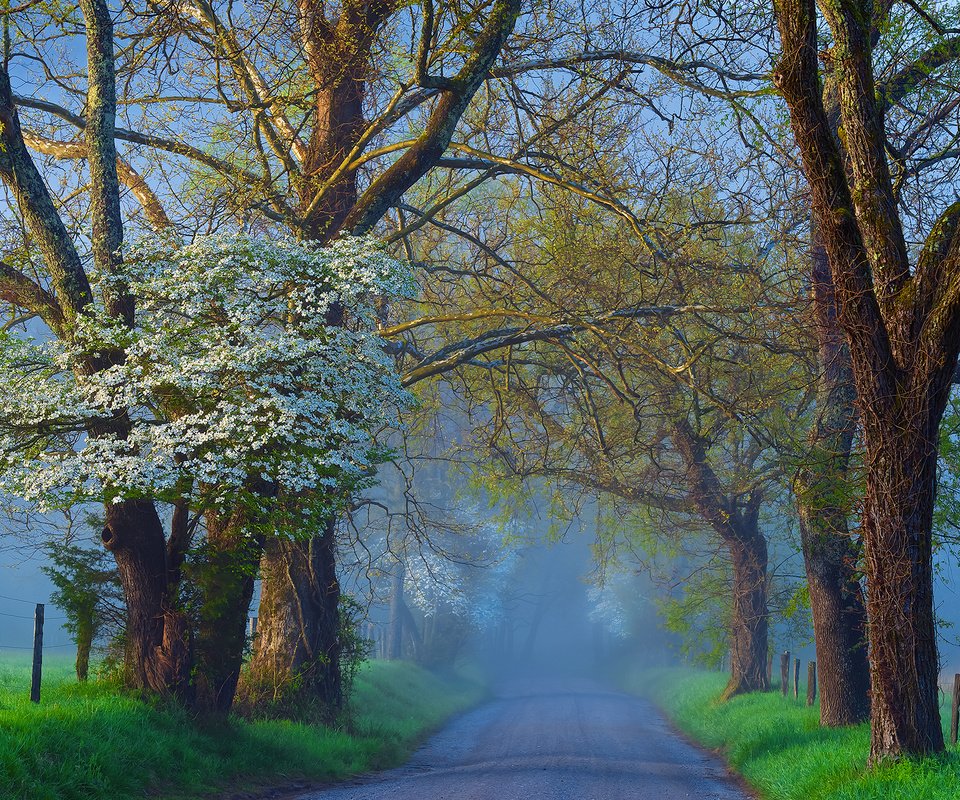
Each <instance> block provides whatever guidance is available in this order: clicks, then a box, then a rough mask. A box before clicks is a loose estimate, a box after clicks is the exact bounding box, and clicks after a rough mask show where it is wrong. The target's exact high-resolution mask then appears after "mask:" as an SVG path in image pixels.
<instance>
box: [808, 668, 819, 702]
mask: <svg viewBox="0 0 960 800" xmlns="http://www.w3.org/2000/svg"><path fill="white" fill-rule="evenodd" d="M816 701H817V662H816V661H811V662H810V663H809V664H807V705H808V706H812V705H813V704H814V703H815V702H816Z"/></svg>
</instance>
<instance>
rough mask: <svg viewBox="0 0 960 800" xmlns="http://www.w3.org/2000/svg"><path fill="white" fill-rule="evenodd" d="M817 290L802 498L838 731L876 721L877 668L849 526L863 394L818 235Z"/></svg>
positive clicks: (826, 689)
mask: <svg viewBox="0 0 960 800" xmlns="http://www.w3.org/2000/svg"><path fill="white" fill-rule="evenodd" d="M814 227H815V226H814ZM811 284H812V288H813V310H814V317H815V332H816V336H817V346H818V366H819V375H818V378H817V407H816V416H815V418H814V422H813V425H812V426H811V428H810V432H809V435H808V443H809V445H810V450H809V452H808V453H807V454H806V456H805V463H804V464H803V465H802V466H801V467H800V469H799V470H798V471H797V474H796V476H795V478H794V493H795V495H796V502H797V514H798V517H799V520H800V541H801V545H802V548H803V558H804V567H805V569H806V573H807V583H808V586H809V591H810V610H811V613H812V615H813V630H814V638H815V640H816V646H817V662H818V673H819V678H820V724H821V725H825V726H829V727H834V726H840V725H853V724H856V723H858V722H863V721H864V720H866V719H867V718H869V716H870V666H869V663H868V660H867V642H866V636H867V612H866V606H865V604H864V598H863V587H862V586H861V585H860V579H859V575H858V573H857V561H858V555H859V554H858V548H857V547H856V545H855V543H854V540H853V538H852V536H851V534H850V531H849V529H848V523H847V518H848V514H849V505H850V502H849V496H848V495H849V491H850V488H849V486H848V484H847V478H848V470H849V462H850V451H851V448H852V446H853V434H854V428H855V426H856V418H857V414H856V408H855V405H854V403H855V401H856V392H855V391H854V388H853V372H852V365H851V363H850V353H849V351H848V349H847V346H846V343H845V342H844V339H843V332H842V331H841V330H840V327H839V325H838V324H837V316H836V307H835V299H834V291H833V280H832V278H831V276H830V266H829V264H828V263H827V254H826V251H825V250H824V248H823V244H822V242H821V241H820V239H819V236H817V234H816V231H815V232H814V237H813V246H812V250H811Z"/></svg>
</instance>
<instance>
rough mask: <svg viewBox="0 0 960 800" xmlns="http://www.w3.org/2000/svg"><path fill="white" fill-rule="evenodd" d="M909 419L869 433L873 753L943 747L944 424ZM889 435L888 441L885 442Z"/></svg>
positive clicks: (866, 528) (866, 524) (875, 757)
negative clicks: (939, 586) (939, 503)
mask: <svg viewBox="0 0 960 800" xmlns="http://www.w3.org/2000/svg"><path fill="white" fill-rule="evenodd" d="M917 427H921V426H919V425H918V424H917V421H916V418H915V417H913V416H912V415H911V418H909V419H906V420H901V421H900V424H899V425H892V426H890V427H888V428H887V429H886V435H884V436H883V437H882V438H881V437H878V436H876V434H877V433H879V431H872V432H871V433H872V434H873V435H870V436H868V437H867V458H868V463H869V464H870V467H871V468H870V470H869V472H868V473H867V497H866V504H865V505H866V508H865V512H864V521H863V535H864V543H865V553H866V562H867V574H868V575H869V576H870V578H869V581H868V583H867V613H868V615H869V618H870V656H871V657H870V678H871V683H872V687H873V703H872V708H871V723H872V726H871V734H872V735H871V741H870V758H871V761H872V762H877V761H880V760H882V759H884V758H888V757H897V756H899V755H901V754H905V753H910V754H926V753H936V752H939V751H942V750H943V747H944V743H943V732H942V729H941V727H940V711H939V706H938V697H937V674H938V671H939V665H938V661H937V640H936V636H937V632H936V622H935V619H934V612H933V556H932V546H931V530H932V526H933V505H934V498H935V492H936V467H937V441H936V426H934V427H933V429H932V430H930V429H927V430H920V431H917V430H916V428H917ZM877 439H881V441H877Z"/></svg>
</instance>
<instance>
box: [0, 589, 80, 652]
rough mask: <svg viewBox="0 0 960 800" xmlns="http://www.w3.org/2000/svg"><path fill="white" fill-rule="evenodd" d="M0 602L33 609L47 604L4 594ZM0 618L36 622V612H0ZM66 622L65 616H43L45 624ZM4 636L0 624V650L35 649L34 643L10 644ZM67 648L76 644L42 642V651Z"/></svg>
mask: <svg viewBox="0 0 960 800" xmlns="http://www.w3.org/2000/svg"><path fill="white" fill-rule="evenodd" d="M0 600H7V601H9V602H12V603H23V604H24V605H26V606H33V607H34V609H36V607H37V606H38V605H42V606H44V607H46V605H47V603H37V602H36V601H34V600H25V599H23V598H22V597H11V596H10V595H6V594H0ZM0 618H6V619H19V620H24V621H28V620H30V621H36V611H34V613H33V614H11V613H10V612H8V611H0ZM66 620H67V617H65V616H57V617H47V616H44V622H45V623H46V622H65V621H66ZM0 622H2V620H0ZM4 634H7V632H6V631H4V628H3V626H2V624H0V650H34V649H35V644H34V643H31V644H12V643H11V642H10V641H9V639H7V638H6V636H5V635H4ZM7 635H9V634H7ZM68 647H76V643H75V642H73V641H72V640H68V641H63V642H56V643H52V644H47V642H46V641H44V642H43V649H44V650H62V649H64V648H68Z"/></svg>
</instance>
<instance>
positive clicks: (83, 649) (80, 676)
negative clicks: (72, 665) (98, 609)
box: [76, 608, 95, 683]
mask: <svg viewBox="0 0 960 800" xmlns="http://www.w3.org/2000/svg"><path fill="white" fill-rule="evenodd" d="M94 613H95V612H94V609H92V608H91V609H89V611H88V610H86V609H84V610H83V611H82V612H81V613H80V615H79V616H78V618H77V660H76V670H77V680H78V681H80V682H81V683H83V682H85V681H86V680H87V677H88V676H89V674H90V650H91V649H92V648H93V632H94V629H95V623H94Z"/></svg>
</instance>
